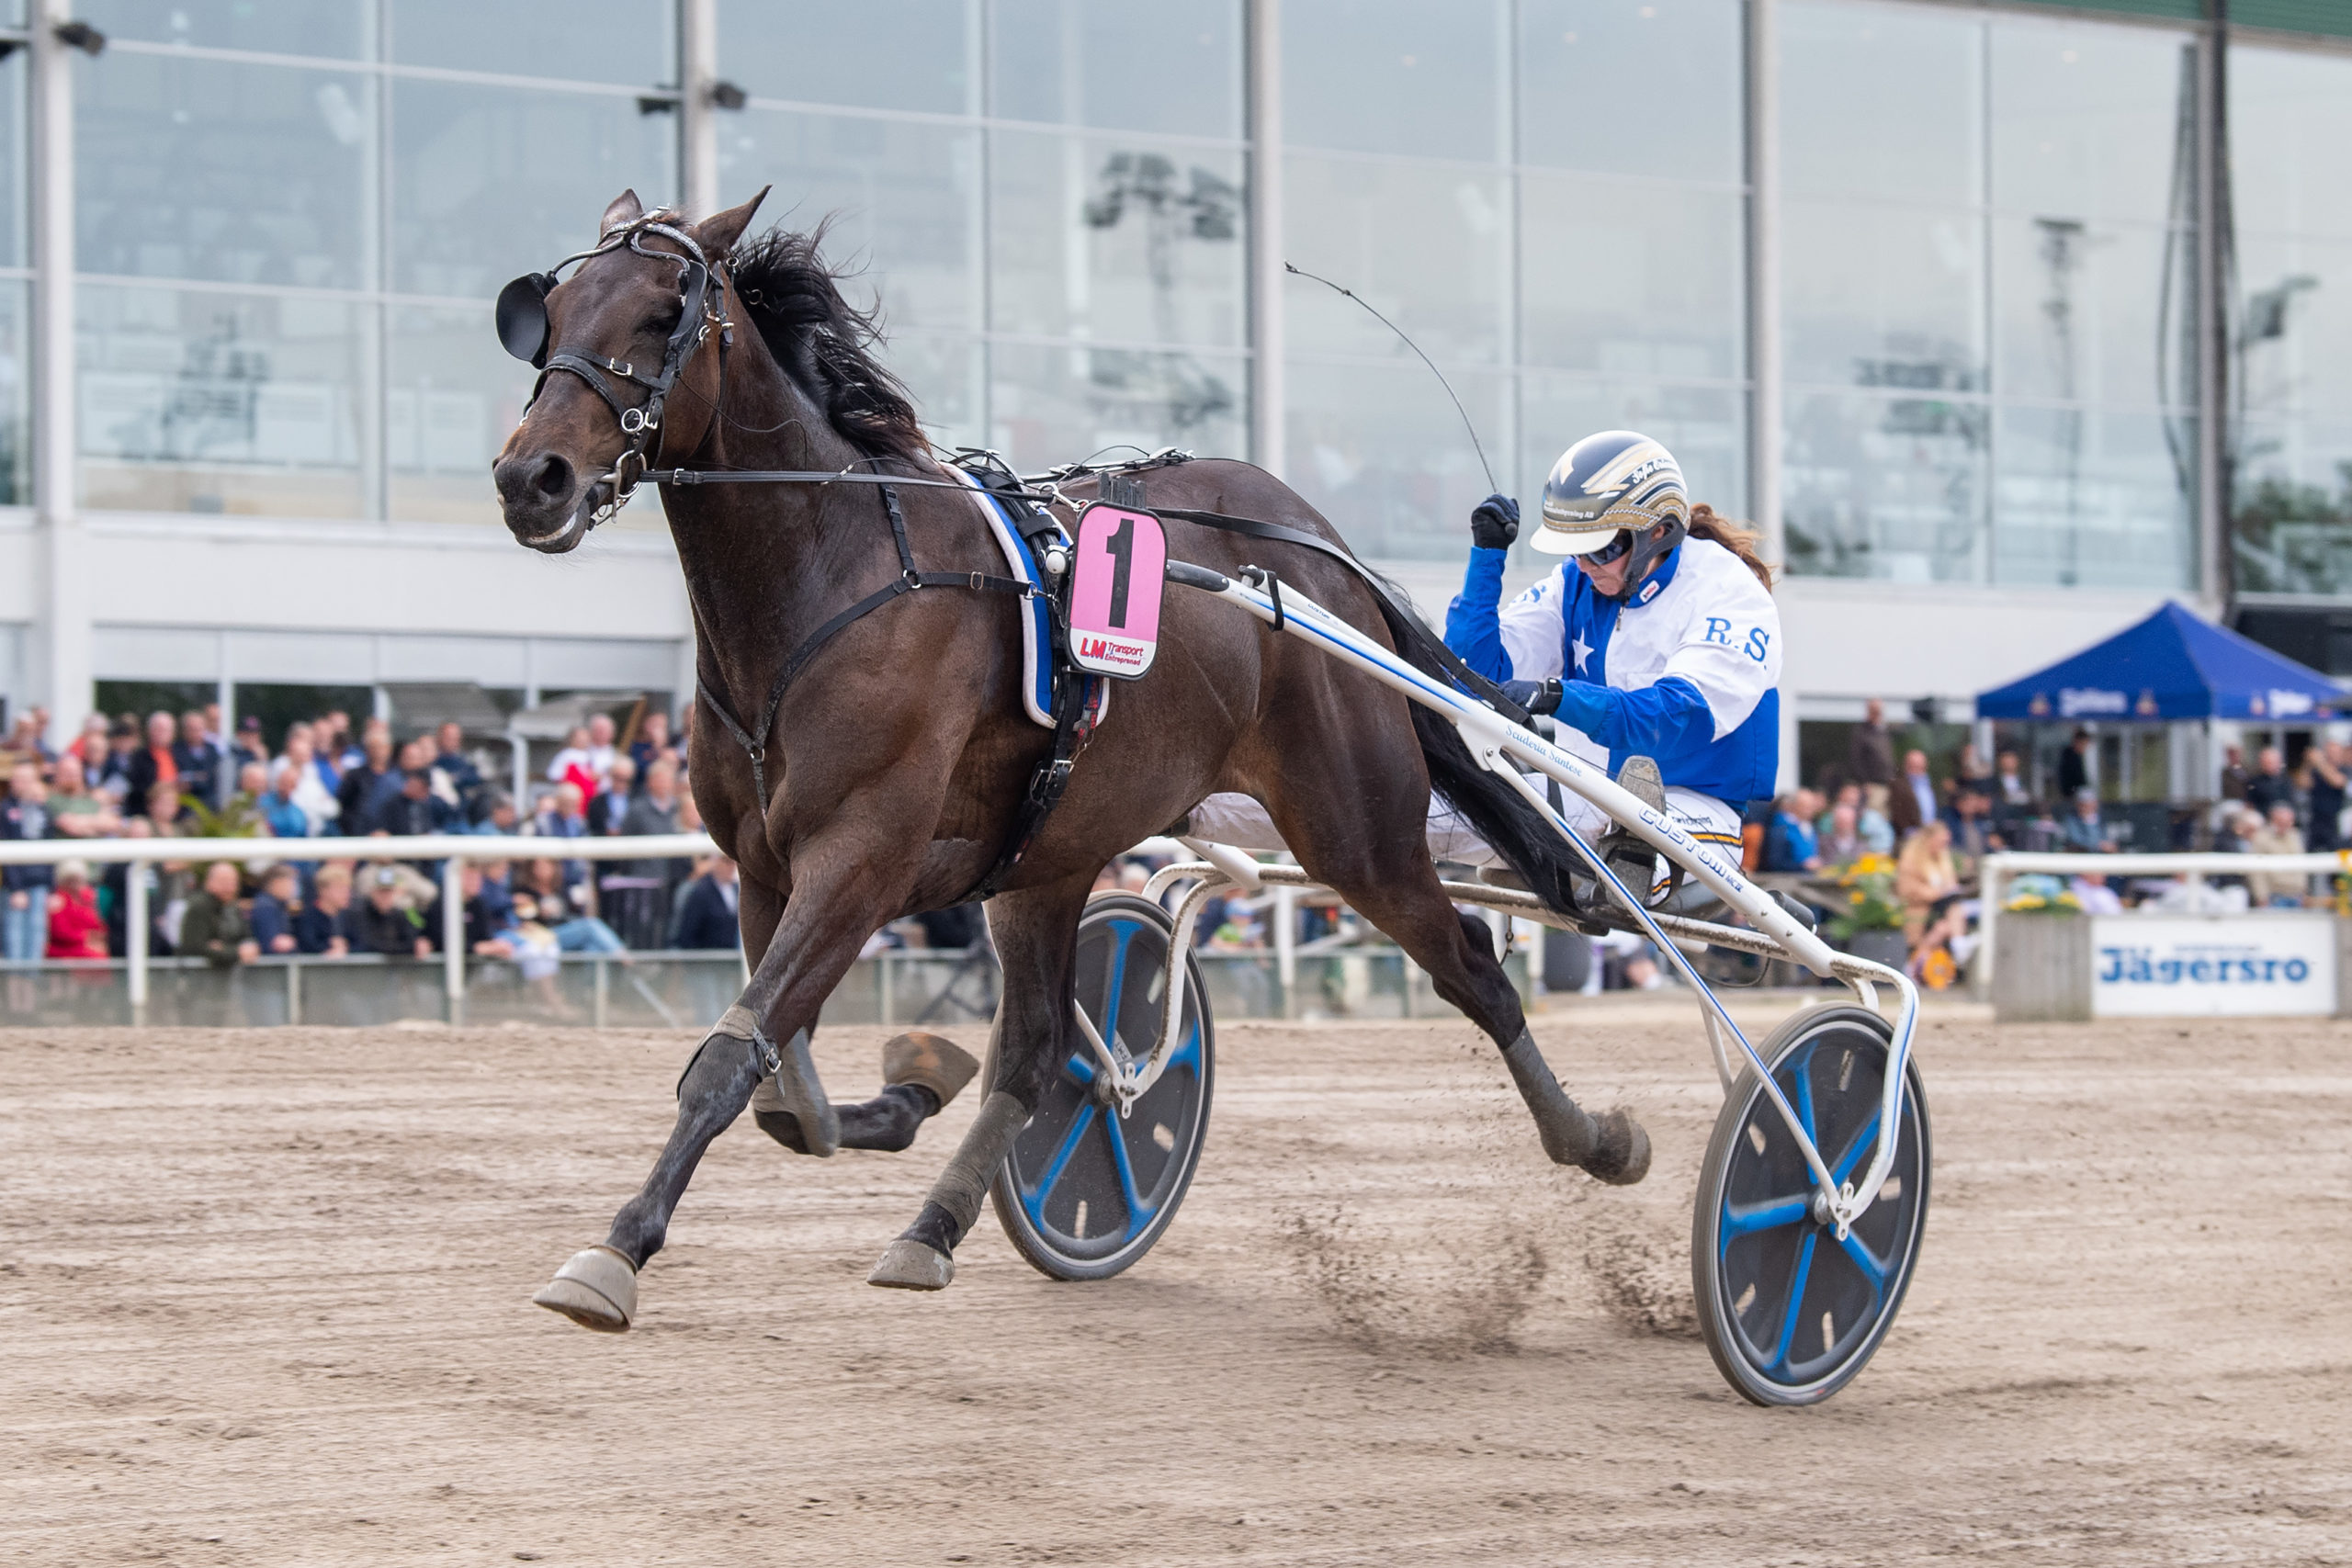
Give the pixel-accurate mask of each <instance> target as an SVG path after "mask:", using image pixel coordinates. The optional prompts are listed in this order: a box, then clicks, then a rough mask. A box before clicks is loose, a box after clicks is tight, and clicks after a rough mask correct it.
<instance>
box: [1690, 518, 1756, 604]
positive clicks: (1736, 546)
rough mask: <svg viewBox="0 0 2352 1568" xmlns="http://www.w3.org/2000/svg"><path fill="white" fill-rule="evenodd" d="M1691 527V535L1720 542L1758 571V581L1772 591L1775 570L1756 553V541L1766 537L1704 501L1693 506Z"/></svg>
mask: <svg viewBox="0 0 2352 1568" xmlns="http://www.w3.org/2000/svg"><path fill="white" fill-rule="evenodd" d="M1690 527H1691V537H1692V538H1694V539H1712V540H1713V541H1714V542H1715V543H1716V544H1718V545H1721V546H1722V547H1724V548H1725V549H1727V550H1729V551H1730V552H1731V553H1732V554H1734V555H1736V556H1737V557H1738V558H1739V560H1740V564H1741V565H1742V566H1745V567H1746V568H1747V570H1750V571H1752V572H1754V573H1755V574H1756V581H1758V582H1760V583H1762V584H1763V585H1764V591H1765V592H1767V593H1769V592H1771V591H1772V569H1771V568H1770V567H1769V566H1766V565H1765V564H1764V558H1763V557H1761V556H1759V555H1758V554H1757V553H1756V544H1757V541H1758V540H1759V539H1761V538H1763V535H1761V534H1759V533H1758V532H1757V531H1756V530H1755V529H1753V528H1749V527H1745V526H1743V525H1740V524H1737V523H1735V522H1733V521H1732V520H1731V519H1730V518H1728V517H1722V516H1718V515H1716V513H1715V509H1714V508H1713V507H1712V506H1709V505H1708V504H1707V503H1706V502H1700V503H1698V504H1697V505H1695V506H1693V507H1692V508H1691V525H1690Z"/></svg>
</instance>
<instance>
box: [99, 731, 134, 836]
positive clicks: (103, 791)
mask: <svg viewBox="0 0 2352 1568" xmlns="http://www.w3.org/2000/svg"><path fill="white" fill-rule="evenodd" d="M138 754H139V721H138V720H137V719H134V718H132V717H130V716H129V715H127V714H126V715H125V716H122V717H121V718H119V719H117V720H116V721H115V724H114V728H112V729H111V730H109V731H108V732H107V752H106V761H105V762H104V763H102V764H101V765H100V766H99V767H98V768H97V769H96V771H95V772H93V773H91V774H90V783H91V784H92V785H93V786H94V787H95V788H96V790H97V792H98V793H99V794H100V795H105V796H106V797H107V800H108V801H110V802H111V803H112V804H113V806H114V808H115V809H116V810H117V811H119V812H120V813H122V814H123V815H124V816H125V817H135V816H138V815H139V813H137V812H135V811H132V810H131V809H130V807H128V806H127V805H125V804H124V798H123V797H124V796H126V795H129V794H130V760H131V758H133V757H135V756H137V755H138Z"/></svg>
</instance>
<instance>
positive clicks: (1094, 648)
mask: <svg viewBox="0 0 2352 1568" xmlns="http://www.w3.org/2000/svg"><path fill="white" fill-rule="evenodd" d="M1151 650H1152V645H1151V644H1150V643H1148V642H1122V641H1120V640H1119V639H1118V638H1117V637H1102V636H1099V635H1097V634H1095V633H1092V632H1086V633H1082V634H1080V637H1079V639H1078V657H1079V659H1080V660H1081V661H1082V662H1083V663H1084V664H1085V665H1086V667H1087V668H1088V669H1090V670H1099V671H1103V672H1105V673H1109V672H1111V671H1118V670H1141V669H1143V668H1144V666H1145V665H1146V664H1147V663H1148V662H1149V660H1150V658H1151Z"/></svg>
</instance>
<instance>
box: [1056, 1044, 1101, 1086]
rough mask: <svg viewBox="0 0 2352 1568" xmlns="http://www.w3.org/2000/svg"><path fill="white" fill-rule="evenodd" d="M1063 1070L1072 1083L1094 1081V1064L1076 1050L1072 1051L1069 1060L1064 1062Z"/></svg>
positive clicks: (1089, 1082)
mask: <svg viewBox="0 0 2352 1568" xmlns="http://www.w3.org/2000/svg"><path fill="white" fill-rule="evenodd" d="M1062 1071H1063V1073H1065V1074H1066V1075H1068V1077H1069V1079H1070V1081H1071V1082H1072V1083H1079V1084H1091V1083H1092V1082H1093V1081H1094V1064H1093V1063H1091V1062H1090V1061H1088V1060H1087V1059H1086V1058H1085V1057H1084V1056H1083V1055H1080V1054H1079V1053H1078V1052H1076V1051H1072V1052H1071V1053H1070V1054H1069V1061H1067V1062H1064V1063H1063V1064H1062Z"/></svg>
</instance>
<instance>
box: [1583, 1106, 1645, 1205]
mask: <svg viewBox="0 0 2352 1568" xmlns="http://www.w3.org/2000/svg"><path fill="white" fill-rule="evenodd" d="M1592 1121H1593V1127H1594V1129H1595V1131H1597V1132H1598V1133H1599V1134H1600V1137H1599V1139H1598V1140H1597V1141H1596V1142H1595V1144H1594V1145H1593V1151H1592V1154H1591V1155H1590V1156H1589V1157H1588V1158H1587V1159H1586V1160H1585V1162H1584V1168H1585V1173H1586V1174H1587V1175H1589V1176H1590V1177H1591V1178H1592V1179H1594V1180H1595V1181H1605V1182H1607V1183H1608V1184H1609V1185H1610V1186H1611V1187H1631V1186H1632V1185H1634V1182H1636V1181H1639V1180H1640V1179H1642V1178H1643V1177H1645V1176H1647V1175H1648V1174H1649V1173H1650V1135H1649V1134H1647V1133H1645V1132H1643V1131H1642V1124H1641V1123H1640V1122H1636V1121H1634V1119H1633V1118H1632V1117H1631V1116H1628V1115H1626V1114H1625V1112H1624V1111H1622V1110H1621V1111H1603V1112H1602V1113H1601V1114H1600V1115H1599V1116H1596V1117H1594V1118H1593V1119H1592Z"/></svg>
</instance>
